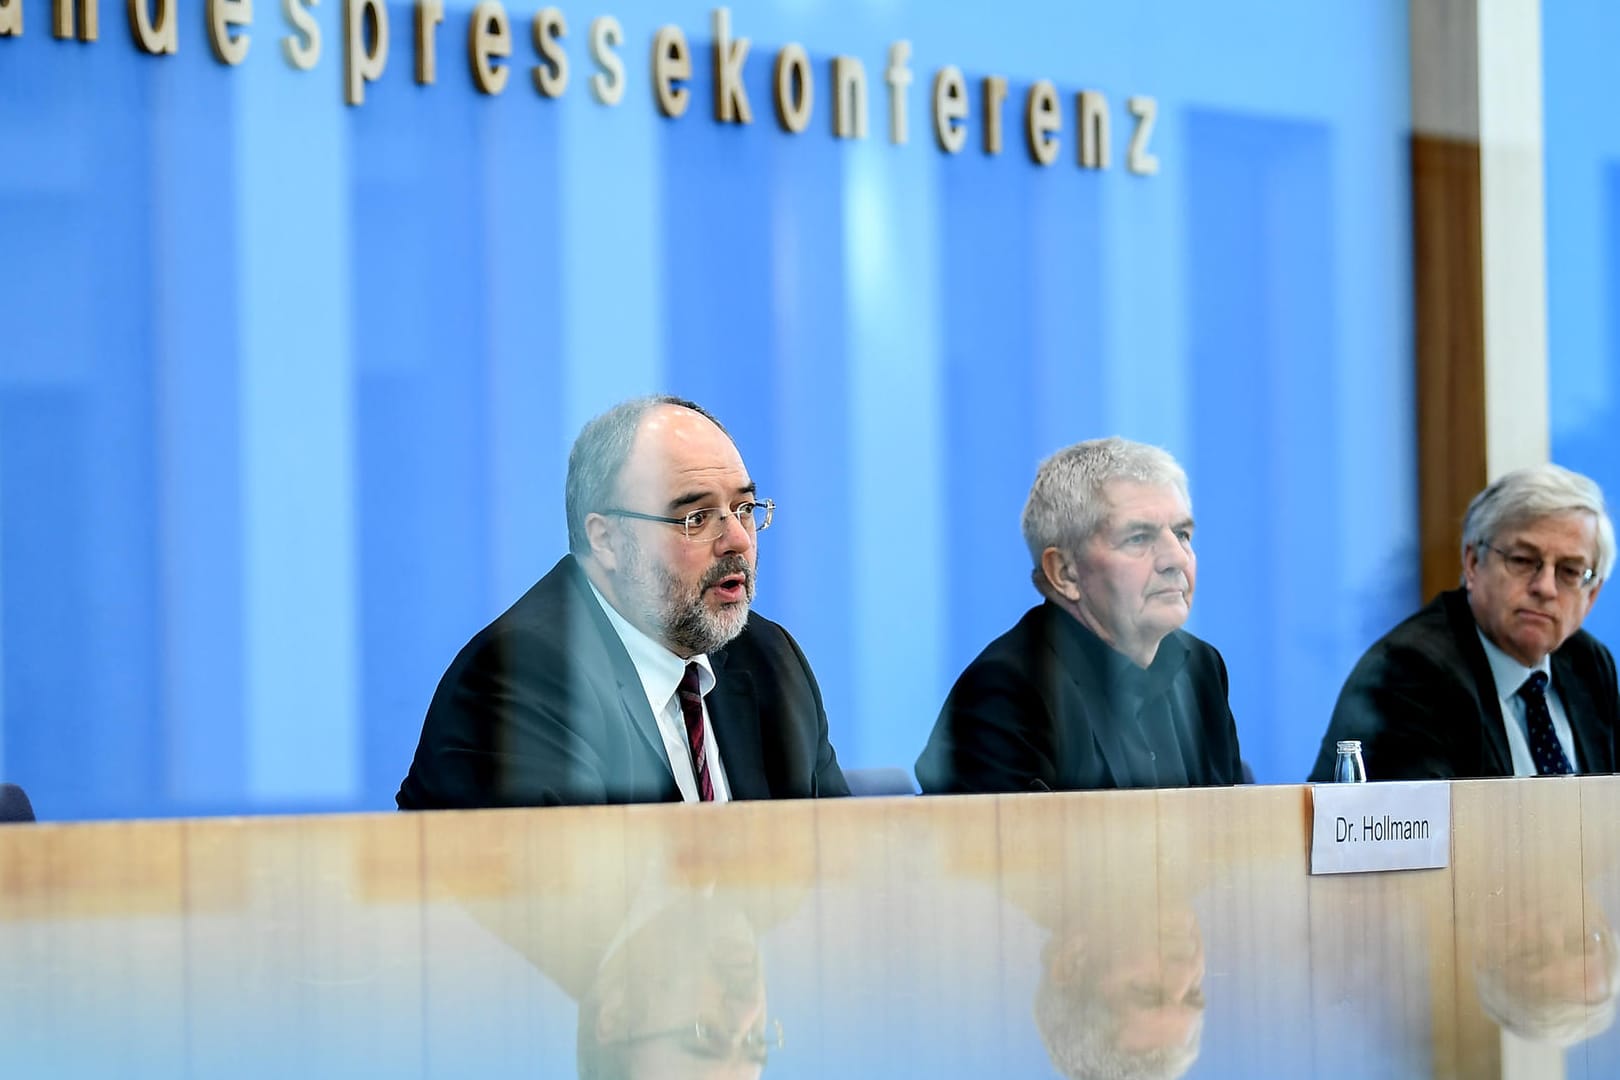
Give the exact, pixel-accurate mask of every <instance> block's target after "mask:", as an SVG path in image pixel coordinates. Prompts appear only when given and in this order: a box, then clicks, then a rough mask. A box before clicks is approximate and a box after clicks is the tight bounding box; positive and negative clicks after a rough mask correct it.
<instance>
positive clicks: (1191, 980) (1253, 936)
mask: <svg viewBox="0 0 1620 1080" xmlns="http://www.w3.org/2000/svg"><path fill="white" fill-rule="evenodd" d="M1453 804H1454V811H1453V813H1454V844H1453V852H1454V853H1453V865H1452V867H1451V868H1450V869H1448V870H1431V871H1414V872H1403V873H1393V874H1364V875H1345V876H1335V877H1321V878H1312V877H1310V876H1309V875H1308V874H1307V873H1306V867H1307V843H1308V836H1307V834H1308V829H1307V825H1308V805H1309V803H1308V792H1307V791H1306V790H1305V789H1303V788H1298V787H1277V788H1248V789H1236V790H1209V791H1177V792H1159V793H1155V792H1123V793H1107V794H1101V793H1099V794H1093V795H1030V796H1017V797H1005V798H962V799H900V800H845V801H839V802H828V803H783V804H754V805H747V804H737V805H733V806H723V807H634V808H622V807H616V808H595V809H569V810H547V811H499V812H485V813H473V814H462V813H452V814H432V815H416V816H410V815H392V816H363V817H336V818H293V819H264V820H202V821H180V822H143V823H104V824H86V825H79V826H57V825H50V826H38V827H24V828H18V829H9V830H0V969H3V970H4V972H5V978H4V980H3V981H0V1068H4V1070H5V1072H6V1075H11V1076H53V1077H55V1076H108V1075H117V1076H154V1077H155V1076H163V1077H170V1076H185V1075H194V1076H218V1075H230V1076H259V1075H286V1074H289V1073H293V1074H297V1075H300V1076H305V1077H315V1076H328V1075H330V1076H339V1075H341V1076H369V1075H389V1076H464V1075H470V1074H484V1075H491V1076H548V1077H549V1076H560V1077H569V1076H576V1075H577V1076H582V1077H660V1078H662V1077H706V1078H709V1077H712V1078H720V1077H724V1078H753V1077H758V1076H761V1075H765V1074H768V1075H770V1076H772V1077H823V1076H829V1075H838V1076H874V1077H876V1076H912V1075H935V1076H963V1077H967V1076H974V1077H978V1076H1032V1077H1052V1076H1066V1077H1141V1078H1171V1077H1181V1076H1191V1077H1224V1076H1231V1077H1255V1076H1260V1077H1266V1076H1313V1077H1351V1076H1390V1077H1410V1076H1429V1075H1436V1076H1469V1077H1472V1076H1502V1077H1520V1076H1522V1077H1532V1076H1535V1077H1540V1076H1590V1077H1608V1076H1612V1075H1617V1074H1620V1036H1617V1032H1616V1030H1615V1028H1614V1025H1613V1019H1614V1012H1615V1003H1616V987H1617V985H1620V982H1617V975H1620V953H1617V950H1616V944H1615V939H1614V933H1613V930H1612V928H1611V925H1610V922H1609V918H1608V914H1607V913H1608V912H1609V911H1612V910H1614V907H1615V903H1616V900H1617V899H1620V897H1616V895H1615V892H1616V889H1617V887H1620V878H1617V873H1616V870H1617V868H1616V867H1615V866H1614V853H1615V851H1616V846H1617V844H1616V842H1617V840H1620V835H1617V833H1620V780H1616V779H1608V778H1603V779H1594V778H1585V779H1579V780H1574V779H1571V780H1550V781H1525V782H1518V781H1494V782H1478V783H1466V784H1457V785H1454V786H1453Z"/></svg>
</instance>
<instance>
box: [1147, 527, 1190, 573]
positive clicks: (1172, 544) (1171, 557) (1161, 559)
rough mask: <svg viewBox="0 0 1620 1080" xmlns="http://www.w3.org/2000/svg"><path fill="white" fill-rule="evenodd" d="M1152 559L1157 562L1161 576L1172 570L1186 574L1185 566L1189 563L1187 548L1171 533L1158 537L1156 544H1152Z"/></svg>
mask: <svg viewBox="0 0 1620 1080" xmlns="http://www.w3.org/2000/svg"><path fill="white" fill-rule="evenodd" d="M1154 557H1155V558H1156V559H1157V560H1158V570H1159V572H1160V573H1161V574H1167V573H1169V572H1170V571H1172V570H1179V571H1181V572H1182V573H1183V574H1186V572H1187V566H1188V564H1189V563H1190V562H1191V555H1190V554H1189V553H1188V551H1187V546H1186V545H1185V544H1183V543H1182V542H1181V538H1180V537H1178V536H1177V535H1176V534H1175V533H1171V532H1167V533H1165V534H1164V535H1163V536H1161V537H1159V539H1158V542H1157V543H1155V544H1154Z"/></svg>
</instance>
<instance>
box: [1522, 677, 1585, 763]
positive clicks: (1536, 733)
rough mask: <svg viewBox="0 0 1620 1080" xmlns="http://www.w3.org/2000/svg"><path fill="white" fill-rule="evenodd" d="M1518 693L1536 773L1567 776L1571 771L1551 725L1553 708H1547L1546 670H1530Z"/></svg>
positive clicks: (1556, 733)
mask: <svg viewBox="0 0 1620 1080" xmlns="http://www.w3.org/2000/svg"><path fill="white" fill-rule="evenodd" d="M1519 696H1520V697H1522V698H1523V699H1524V718H1525V720H1526V721H1527V722H1526V724H1525V727H1526V728H1528V729H1529V735H1530V756H1531V758H1533V759H1534V760H1535V763H1536V775H1537V776H1566V775H1568V774H1569V773H1572V772H1574V771H1575V770H1574V769H1572V768H1570V765H1569V758H1567V757H1565V756H1564V748H1563V746H1561V745H1560V744H1559V742H1558V732H1557V731H1556V730H1555V729H1554V728H1553V720H1552V710H1550V709H1548V708H1547V673H1546V672H1544V671H1533V672H1531V673H1530V677H1529V678H1528V679H1526V680H1524V685H1523V686H1521V687H1519Z"/></svg>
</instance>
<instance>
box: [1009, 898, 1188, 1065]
mask: <svg viewBox="0 0 1620 1080" xmlns="http://www.w3.org/2000/svg"><path fill="white" fill-rule="evenodd" d="M1046 957H1047V968H1046V971H1045V973H1044V977H1043V979H1042V981H1041V986H1040V988H1039V989H1038V990H1037V992H1036V998H1035V1020H1036V1025H1037V1026H1038V1027H1039V1028H1040V1032H1041V1038H1042V1040H1043V1041H1044V1042H1045V1044H1046V1049H1047V1053H1048V1054H1049V1055H1050V1056H1051V1058H1052V1064H1053V1065H1055V1066H1056V1067H1057V1069H1058V1071H1059V1072H1061V1073H1062V1074H1063V1075H1065V1076H1070V1077H1093V1076H1109V1077H1120V1078H1130V1080H1171V1078H1173V1077H1179V1076H1181V1075H1182V1074H1184V1073H1185V1072H1186V1071H1187V1070H1188V1069H1189V1068H1191V1067H1192V1064H1193V1062H1194V1061H1196V1060H1197V1058H1198V1050H1199V1045H1200V1041H1201V1038H1202V1035H1203V1024H1204V991H1203V982H1204V946H1203V940H1202V938H1201V937H1200V935H1199V932H1198V923H1197V921H1196V919H1195V918H1194V916H1193V913H1192V912H1191V911H1190V910H1186V909H1183V910H1181V911H1166V912H1165V913H1164V914H1163V917H1162V918H1160V919H1157V920H1154V919H1151V918H1150V919H1149V920H1147V921H1145V922H1139V923H1136V924H1135V925H1129V920H1126V922H1125V923H1117V924H1109V925H1108V926H1107V927H1106V929H1105V931H1104V932H1102V933H1096V934H1093V933H1091V932H1088V931H1078V932H1076V933H1073V934H1071V935H1069V936H1067V937H1065V938H1062V939H1054V940H1053V941H1052V942H1051V943H1050V944H1049V945H1048V946H1047V952H1046Z"/></svg>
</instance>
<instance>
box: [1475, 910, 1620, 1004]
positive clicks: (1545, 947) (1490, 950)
mask: <svg viewBox="0 0 1620 1080" xmlns="http://www.w3.org/2000/svg"><path fill="white" fill-rule="evenodd" d="M1592 912H1594V913H1596V916H1597V921H1596V923H1592V925H1591V926H1588V925H1586V923H1584V920H1583V918H1581V915H1579V913H1571V915H1570V916H1568V918H1550V916H1549V918H1520V920H1515V921H1513V923H1510V925H1508V926H1505V928H1503V931H1502V933H1500V936H1497V939H1495V941H1489V942H1487V946H1486V950H1484V955H1482V959H1481V967H1482V968H1486V970H1489V972H1492V973H1494V975H1495V978H1497V980H1498V983H1500V986H1502V988H1503V989H1505V991H1507V993H1510V994H1511V996H1513V997H1515V999H1516V1001H1521V1002H1524V1004H1526V1006H1531V1007H1542V1009H1547V1007H1558V1006H1579V1007H1586V1006H1601V1004H1604V1002H1607V1001H1610V999H1614V996H1615V989H1617V986H1615V970H1614V965H1615V944H1614V939H1612V936H1614V931H1612V929H1609V923H1607V921H1604V920H1602V912H1601V910H1597V908H1592Z"/></svg>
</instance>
